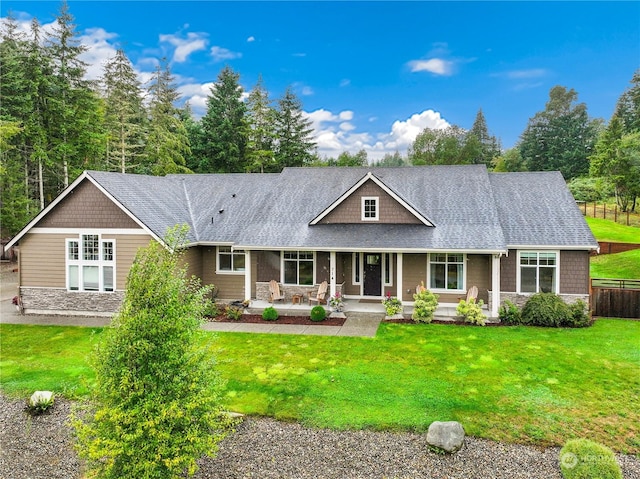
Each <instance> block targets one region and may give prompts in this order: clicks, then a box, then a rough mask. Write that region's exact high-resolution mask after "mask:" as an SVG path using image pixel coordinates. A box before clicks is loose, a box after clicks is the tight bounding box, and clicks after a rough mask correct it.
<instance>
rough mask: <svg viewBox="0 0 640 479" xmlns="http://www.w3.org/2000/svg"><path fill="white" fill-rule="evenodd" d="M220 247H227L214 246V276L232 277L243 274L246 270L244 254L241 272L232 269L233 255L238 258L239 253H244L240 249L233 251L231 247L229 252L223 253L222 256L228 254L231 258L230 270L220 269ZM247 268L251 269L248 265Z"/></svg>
mask: <svg viewBox="0 0 640 479" xmlns="http://www.w3.org/2000/svg"><path fill="white" fill-rule="evenodd" d="M220 246H224V247H227V246H228V245H218V246H216V253H215V254H216V274H222V275H225V274H228V275H234V276H241V275H244V274H245V271H246V270H247V257H246V254H245V264H244V269H243V270H235V269H233V255H234V254H237V255H238V256H240V254H241V253H245V251H244V250H241V249H234V248H233V247H231V249H230V250H229V252H226V251H225V252H224V254H229V255H230V256H231V269H224V270H222V269H220ZM249 267H251V265H249Z"/></svg>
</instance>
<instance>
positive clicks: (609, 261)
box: [590, 249, 640, 279]
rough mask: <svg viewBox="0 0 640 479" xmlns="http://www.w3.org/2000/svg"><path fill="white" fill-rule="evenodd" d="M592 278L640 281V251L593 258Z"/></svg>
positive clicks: (591, 266)
mask: <svg viewBox="0 0 640 479" xmlns="http://www.w3.org/2000/svg"><path fill="white" fill-rule="evenodd" d="M590 270H591V277H592V278H613V279H640V249H636V250H632V251H625V252H624V253H616V254H603V255H599V256H592V257H591V264H590Z"/></svg>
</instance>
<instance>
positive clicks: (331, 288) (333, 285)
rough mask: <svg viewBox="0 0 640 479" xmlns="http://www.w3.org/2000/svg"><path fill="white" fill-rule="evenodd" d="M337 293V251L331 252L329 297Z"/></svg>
mask: <svg viewBox="0 0 640 479" xmlns="http://www.w3.org/2000/svg"><path fill="white" fill-rule="evenodd" d="M335 295H336V252H335V251H331V252H330V253H329V297H330V298H333V297H335Z"/></svg>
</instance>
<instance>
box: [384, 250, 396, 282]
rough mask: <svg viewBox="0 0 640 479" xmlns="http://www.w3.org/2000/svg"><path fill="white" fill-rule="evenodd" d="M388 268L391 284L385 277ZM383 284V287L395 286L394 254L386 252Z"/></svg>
mask: <svg viewBox="0 0 640 479" xmlns="http://www.w3.org/2000/svg"><path fill="white" fill-rule="evenodd" d="M387 255H388V256H389V261H387ZM387 266H388V267H389V282H388V283H387V278H386V276H385V274H386V272H387V271H386V270H387ZM382 284H383V286H393V253H391V252H389V253H387V252H385V253H382Z"/></svg>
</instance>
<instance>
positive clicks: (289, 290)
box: [256, 282, 342, 303]
mask: <svg viewBox="0 0 640 479" xmlns="http://www.w3.org/2000/svg"><path fill="white" fill-rule="evenodd" d="M319 286H320V285H319V284H316V285H314V286H296V285H290V284H285V285H283V284H280V292H281V293H283V294H284V301H285V302H286V303H290V302H291V298H292V296H293V295H294V294H301V295H303V297H304V299H303V301H307V300H308V299H309V293H310V292H311V293H316V292H317V291H318V287H319ZM336 292H337V293H340V294H342V284H336ZM270 294H271V293H270V292H269V283H268V282H266V283H263V282H256V299H258V300H262V301H269V299H270V298H269V296H270ZM326 298H327V300H328V299H329V288H327V296H326Z"/></svg>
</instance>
